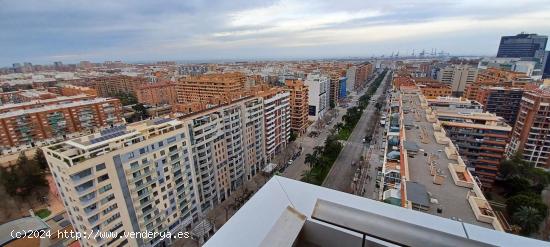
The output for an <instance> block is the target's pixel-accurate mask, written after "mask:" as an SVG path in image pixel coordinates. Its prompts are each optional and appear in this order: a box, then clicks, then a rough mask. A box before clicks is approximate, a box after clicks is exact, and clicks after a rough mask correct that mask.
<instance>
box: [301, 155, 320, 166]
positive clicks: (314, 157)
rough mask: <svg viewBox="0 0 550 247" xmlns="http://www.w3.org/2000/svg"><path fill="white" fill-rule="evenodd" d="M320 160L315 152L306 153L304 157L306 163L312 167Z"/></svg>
mask: <svg viewBox="0 0 550 247" xmlns="http://www.w3.org/2000/svg"><path fill="white" fill-rule="evenodd" d="M318 162H319V158H318V157H317V155H316V154H315V153H310V154H306V157H305V158H304V163H306V164H308V165H309V168H310V169H311V168H313V167H314V166H316V165H317V163H318Z"/></svg>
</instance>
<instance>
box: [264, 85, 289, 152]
mask: <svg viewBox="0 0 550 247" xmlns="http://www.w3.org/2000/svg"><path fill="white" fill-rule="evenodd" d="M256 95H257V96H259V97H261V98H262V99H263V104H264V118H265V128H264V131H265V153H266V159H267V160H268V161H270V160H271V159H273V158H274V157H275V155H276V154H277V153H279V152H280V151H281V150H282V149H283V148H285V147H286V145H287V143H288V139H289V138H290V126H291V123H290V122H291V112H290V93H289V92H285V91H283V90H282V89H281V88H270V89H269V90H266V91H262V92H260V93H258V94H256Z"/></svg>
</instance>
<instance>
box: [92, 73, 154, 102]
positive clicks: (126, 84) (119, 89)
mask: <svg viewBox="0 0 550 247" xmlns="http://www.w3.org/2000/svg"><path fill="white" fill-rule="evenodd" d="M146 82H147V79H145V78H142V77H137V76H127V75H114V76H104V77H97V78H91V79H89V83H90V84H91V86H92V87H93V88H94V89H95V90H96V91H97V93H98V95H99V96H101V97H113V96H117V95H119V94H122V93H124V94H132V95H134V96H135V95H136V90H137V89H138V88H139V87H140V86H141V85H143V84H144V83H146Z"/></svg>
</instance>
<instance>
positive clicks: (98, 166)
mask: <svg viewBox="0 0 550 247" xmlns="http://www.w3.org/2000/svg"><path fill="white" fill-rule="evenodd" d="M103 169H105V163H101V164H99V165H97V166H95V170H96V171H101V170H103Z"/></svg>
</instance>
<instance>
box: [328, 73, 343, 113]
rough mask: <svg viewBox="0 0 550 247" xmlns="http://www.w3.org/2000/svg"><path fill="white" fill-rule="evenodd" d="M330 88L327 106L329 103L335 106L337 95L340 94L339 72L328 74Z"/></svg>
mask: <svg viewBox="0 0 550 247" xmlns="http://www.w3.org/2000/svg"><path fill="white" fill-rule="evenodd" d="M329 87H330V90H329V107H330V106H331V105H334V106H336V105H337V104H338V97H339V96H340V93H339V91H340V73H335V72H333V73H331V74H330V86H329Z"/></svg>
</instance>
